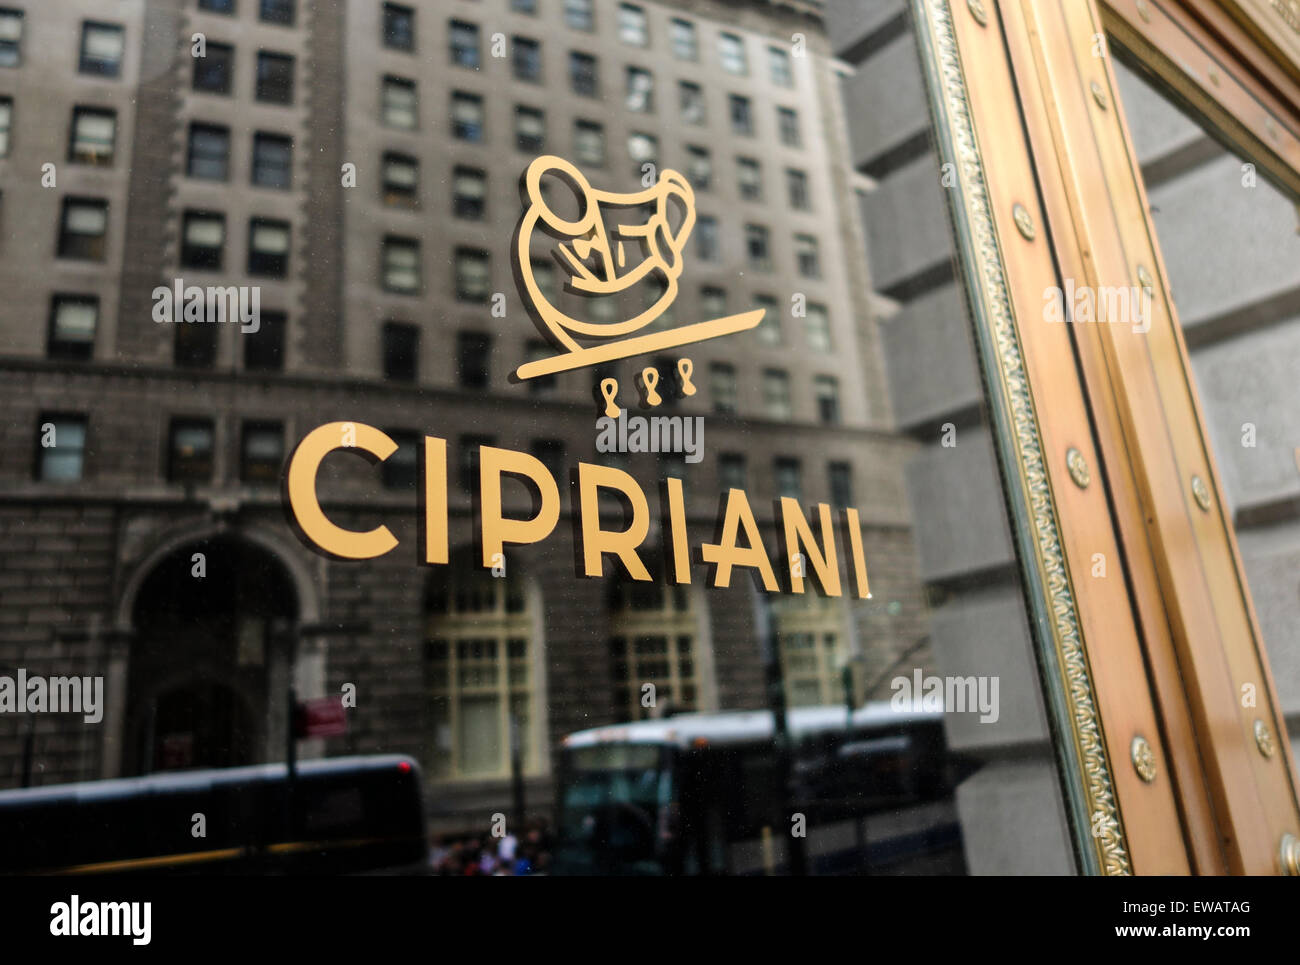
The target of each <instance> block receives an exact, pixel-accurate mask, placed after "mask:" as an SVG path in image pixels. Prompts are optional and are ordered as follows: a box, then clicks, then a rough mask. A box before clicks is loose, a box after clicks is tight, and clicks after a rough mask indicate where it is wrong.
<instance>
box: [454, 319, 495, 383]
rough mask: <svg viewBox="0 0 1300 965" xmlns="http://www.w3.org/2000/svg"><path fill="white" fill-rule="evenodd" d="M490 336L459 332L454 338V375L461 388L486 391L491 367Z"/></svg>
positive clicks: (479, 333)
mask: <svg viewBox="0 0 1300 965" xmlns="http://www.w3.org/2000/svg"><path fill="white" fill-rule="evenodd" d="M491 356H492V336H491V335H488V334H486V333H484V332H460V333H458V334H457V336H456V375H457V379H458V380H459V382H460V386H461V388H465V389H486V388H487V387H488V378H489V374H490V369H491V366H490V365H489V362H490V360H491Z"/></svg>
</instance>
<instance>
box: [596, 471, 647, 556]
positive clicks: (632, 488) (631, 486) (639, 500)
mask: <svg viewBox="0 0 1300 965" xmlns="http://www.w3.org/2000/svg"><path fill="white" fill-rule="evenodd" d="M602 489H616V490H618V491H619V492H620V493H622V494H623V495H624V496H626V497H627V499H628V502H629V503H631V505H632V521H631V523H629V524H628V527H627V529H625V530H608V529H601V528H600V491H601V490H602ZM578 504H579V507H580V508H579V515H580V516H581V517H582V565H583V572H585V573H586V575H587V576H601V575H603V567H602V563H603V560H604V555H605V554H606V553H611V554H613V555H614V556H617V557H618V558H619V560H620V561H621V562H622V563H623V568H624V569H625V570H627V572H628V574H629V575H630V576H631V577H632V579H634V580H640V581H648V580H649V579H650V572H649V570H647V569H646V568H645V564H644V563H642V562H641V557H640V556H639V555H637V551H636V550H637V547H638V546H640V545H641V543H642V542H644V540H645V538H646V534H647V533H649V532H650V506H649V504H648V503H647V502H646V498H645V493H644V492H643V491H642V489H641V487H640V486H639V485H637V481H636V480H635V479H633V478H632V477H631V476H630V475H628V474H627V473H625V472H624V471H623V470H622V469H615V468H614V467H613V466H597V465H593V464H592V463H588V462H580V463H578Z"/></svg>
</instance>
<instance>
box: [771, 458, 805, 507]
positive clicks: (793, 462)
mask: <svg viewBox="0 0 1300 965" xmlns="http://www.w3.org/2000/svg"><path fill="white" fill-rule="evenodd" d="M772 466H773V471H774V473H775V476H776V494H777V495H778V496H785V497H788V498H790V499H798V500H802V499H803V483H802V480H801V478H800V477H801V471H800V467H799V460H798V459H791V458H790V457H788V456H778V457H777V458H776V459H775V460H774V462H773V463H772Z"/></svg>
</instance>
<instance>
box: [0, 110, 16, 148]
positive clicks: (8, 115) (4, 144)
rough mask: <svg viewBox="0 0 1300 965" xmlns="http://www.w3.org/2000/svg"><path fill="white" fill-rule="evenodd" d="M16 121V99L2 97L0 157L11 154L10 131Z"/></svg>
mask: <svg viewBox="0 0 1300 965" xmlns="http://www.w3.org/2000/svg"><path fill="white" fill-rule="evenodd" d="M13 123H14V99H13V98H12V97H0V157H8V156H9V132H10V131H11V130H12V129H13Z"/></svg>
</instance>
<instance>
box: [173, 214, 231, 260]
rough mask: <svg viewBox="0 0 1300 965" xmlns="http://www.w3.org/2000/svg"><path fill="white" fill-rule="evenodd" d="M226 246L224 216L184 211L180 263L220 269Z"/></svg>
mask: <svg viewBox="0 0 1300 965" xmlns="http://www.w3.org/2000/svg"><path fill="white" fill-rule="evenodd" d="M225 246H226V216H225V215H224V214H219V213H217V212H214V211H186V212H185V215H184V217H183V218H182V219H181V265H182V266H183V267H185V268H202V269H205V270H208V271H220V270H221V265H222V261H223V255H224V251H225Z"/></svg>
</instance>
